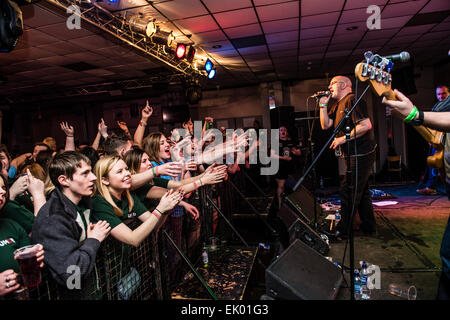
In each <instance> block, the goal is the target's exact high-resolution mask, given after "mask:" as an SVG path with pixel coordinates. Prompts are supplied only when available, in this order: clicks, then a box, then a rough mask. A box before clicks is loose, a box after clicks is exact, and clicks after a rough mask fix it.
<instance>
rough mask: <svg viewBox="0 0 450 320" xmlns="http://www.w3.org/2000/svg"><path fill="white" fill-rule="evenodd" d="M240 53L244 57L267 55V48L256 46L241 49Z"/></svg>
mask: <svg viewBox="0 0 450 320" xmlns="http://www.w3.org/2000/svg"><path fill="white" fill-rule="evenodd" d="M239 52H240V53H241V54H243V55H246V54H257V53H258V54H259V53H267V47H266V46H256V47H249V48H241V49H239Z"/></svg>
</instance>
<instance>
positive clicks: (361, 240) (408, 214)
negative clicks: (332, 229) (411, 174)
mask: <svg viewBox="0 0 450 320" xmlns="http://www.w3.org/2000/svg"><path fill="white" fill-rule="evenodd" d="M376 188H377V189H381V190H383V191H384V192H387V193H390V194H392V195H394V196H395V197H396V198H395V199H389V200H387V201H394V202H397V203H396V204H391V205H387V206H376V205H374V210H375V217H376V221H377V235H376V237H367V236H361V235H358V234H357V235H356V236H355V263H356V264H359V261H360V260H364V261H367V262H369V263H371V264H374V265H378V266H379V267H380V269H381V279H380V280H381V289H378V290H377V289H375V290H372V297H371V299H373V300H393V299H400V298H398V297H395V296H393V295H391V294H389V292H388V287H389V284H391V283H395V284H400V285H405V286H411V285H414V286H415V287H416V288H417V299H418V300H429V299H435V297H436V293H437V286H438V282H439V276H440V271H441V260H440V257H439V250H440V245H441V241H442V236H443V232H444V229H445V226H446V224H447V221H448V217H449V213H450V201H449V200H448V198H447V196H446V195H444V194H439V195H436V196H422V195H419V194H417V193H416V191H415V190H416V185H415V184H414V185H404V186H394V187H383V186H377V187H376ZM378 202H379V201H374V203H375V204H376V203H378ZM345 247H346V244H345V241H343V242H340V243H332V244H331V248H330V252H329V254H328V255H329V256H331V257H332V258H333V260H334V261H337V262H338V263H341V262H342V257H343V253H344V250H345ZM348 252H349V251H348V248H347V254H346V260H345V263H344V264H345V265H346V266H349V264H350V263H349V253H348ZM347 282H348V284H350V281H349V279H348V277H347ZM348 298H349V289H348V288H342V289H341V290H340V293H339V295H338V297H337V299H348Z"/></svg>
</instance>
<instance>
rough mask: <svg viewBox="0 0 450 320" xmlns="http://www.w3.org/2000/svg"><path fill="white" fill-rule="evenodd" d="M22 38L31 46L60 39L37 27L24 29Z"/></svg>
mask: <svg viewBox="0 0 450 320" xmlns="http://www.w3.org/2000/svg"><path fill="white" fill-rule="evenodd" d="M21 38H23V40H25V41H26V42H27V44H28V45H30V46H38V45H41V44H48V43H55V42H58V41H59V39H58V38H56V37H53V36H50V35H48V34H46V33H43V32H41V31H38V30H36V29H28V30H26V31H24V33H23V35H22V36H21Z"/></svg>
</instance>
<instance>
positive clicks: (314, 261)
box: [266, 240, 343, 300]
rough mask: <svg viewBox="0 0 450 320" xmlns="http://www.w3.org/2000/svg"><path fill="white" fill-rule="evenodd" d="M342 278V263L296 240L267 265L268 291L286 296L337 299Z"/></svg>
mask: <svg viewBox="0 0 450 320" xmlns="http://www.w3.org/2000/svg"><path fill="white" fill-rule="evenodd" d="M342 280H343V277H342V273H341V270H340V269H339V267H337V266H335V265H334V264H333V263H331V262H330V261H328V260H327V259H326V258H324V257H323V256H321V255H320V254H319V253H317V252H316V251H314V250H313V249H311V248H310V247H308V246H307V245H305V244H304V243H302V242H301V241H299V240H295V241H294V242H293V243H292V244H291V245H290V246H289V248H287V249H286V250H285V251H284V252H283V253H282V254H281V255H280V257H279V258H278V259H277V260H275V261H274V262H273V263H272V264H271V265H270V266H269V267H268V268H267V269H266V294H267V295H268V296H270V297H273V298H275V299H283V300H333V299H335V298H336V295H337V293H338V292H339V288H340V286H341V283H342Z"/></svg>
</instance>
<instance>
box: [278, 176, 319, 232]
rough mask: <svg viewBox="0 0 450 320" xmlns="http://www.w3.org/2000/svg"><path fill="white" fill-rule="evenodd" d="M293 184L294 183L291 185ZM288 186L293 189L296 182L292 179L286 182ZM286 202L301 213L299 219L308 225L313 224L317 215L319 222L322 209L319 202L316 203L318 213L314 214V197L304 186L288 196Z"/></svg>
mask: <svg viewBox="0 0 450 320" xmlns="http://www.w3.org/2000/svg"><path fill="white" fill-rule="evenodd" d="M291 182H292V183H291ZM286 186H287V187H289V188H291V189H292V188H293V187H294V186H295V183H294V180H293V179H292V178H290V177H288V179H287V180H286ZM284 200H285V201H286V203H287V204H288V205H289V206H291V207H292V209H294V210H295V211H296V212H298V213H299V217H300V218H302V219H303V220H304V221H305V222H306V223H308V224H312V223H313V222H314V220H315V214H317V218H318V219H317V220H319V217H320V216H321V215H322V207H321V206H320V203H319V201H316V202H315V205H316V211H315V213H314V195H313V193H312V192H311V191H309V190H308V189H307V188H306V187H305V186H304V185H301V186H300V187H299V188H298V189H297V190H296V191H295V192H292V193H290V194H288V195H287V196H286V197H285V198H284Z"/></svg>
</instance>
